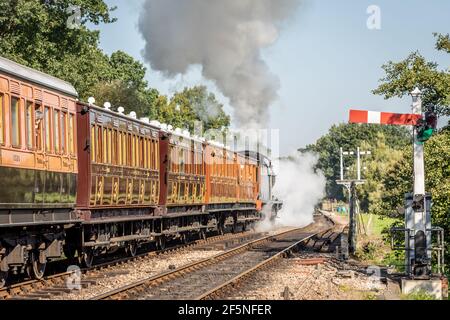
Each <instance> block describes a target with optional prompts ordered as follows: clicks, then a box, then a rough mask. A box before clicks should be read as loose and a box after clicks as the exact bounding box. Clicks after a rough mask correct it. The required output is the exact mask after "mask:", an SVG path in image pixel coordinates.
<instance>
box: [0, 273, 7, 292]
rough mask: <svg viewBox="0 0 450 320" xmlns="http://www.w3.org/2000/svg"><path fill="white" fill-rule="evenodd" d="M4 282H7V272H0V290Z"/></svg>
mask: <svg viewBox="0 0 450 320" xmlns="http://www.w3.org/2000/svg"><path fill="white" fill-rule="evenodd" d="M6 280H8V272H7V271H0V289H1V288H3V287H4V286H5V284H6Z"/></svg>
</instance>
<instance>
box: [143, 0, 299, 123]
mask: <svg viewBox="0 0 450 320" xmlns="http://www.w3.org/2000/svg"><path fill="white" fill-rule="evenodd" d="M299 2H300V0H146V1H145V3H144V6H143V11H142V13H141V16H140V19H139V30H140V32H141V33H142V35H143V37H144V39H145V41H146V46H145V50H144V58H145V59H146V60H147V61H148V62H149V63H150V65H151V66H152V68H153V69H154V70H157V71H162V72H163V73H164V74H165V75H166V76H170V77H172V76H176V75H178V74H184V73H186V72H187V71H188V69H189V67H190V66H193V65H201V66H202V73H203V76H204V77H205V78H207V79H210V80H213V81H214V82H215V83H216V85H217V87H218V88H219V89H220V90H221V91H222V93H223V94H224V95H225V96H226V97H228V98H229V99H230V103H231V106H232V107H233V108H234V118H235V120H236V121H237V124H238V125H244V124H245V125H246V126H249V125H253V126H262V125H265V124H266V122H267V120H268V108H269V106H270V105H271V104H272V102H274V101H275V100H276V99H277V91H278V89H279V86H280V84H279V79H278V77H277V76H275V75H274V74H272V73H271V72H270V70H269V68H268V66H267V64H266V63H265V62H264V60H263V59H262V56H261V51H262V49H264V48H266V47H269V46H271V45H272V44H274V43H275V41H276V40H277V39H278V37H279V32H280V28H281V24H282V23H283V22H285V21H286V20H287V19H288V18H289V17H290V15H291V14H292V13H293V12H295V9H296V7H297V6H298V5H299Z"/></svg>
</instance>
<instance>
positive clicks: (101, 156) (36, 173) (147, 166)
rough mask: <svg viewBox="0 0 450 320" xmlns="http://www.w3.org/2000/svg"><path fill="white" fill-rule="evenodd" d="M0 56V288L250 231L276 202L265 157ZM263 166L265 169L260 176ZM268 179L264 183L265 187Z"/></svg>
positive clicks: (268, 163)
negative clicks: (104, 104) (66, 267)
mask: <svg viewBox="0 0 450 320" xmlns="http://www.w3.org/2000/svg"><path fill="white" fill-rule="evenodd" d="M77 97H78V94H77V92H76V90H75V89H74V88H73V87H72V86H71V85H70V84H69V83H67V82H64V81H62V80H59V79H56V78H54V77H51V76H49V75H46V74H44V73H41V72H38V71H36V70H33V69H30V68H27V67H24V66H21V65H19V64H16V63H14V62H12V61H10V60H7V59H4V58H1V57H0V179H1V182H2V183H1V189H0V286H1V285H4V283H5V281H6V278H7V276H8V274H9V273H11V272H13V273H23V272H28V273H30V274H31V275H32V276H34V277H36V278H41V277H42V276H43V275H44V270H45V265H46V263H47V262H48V261H50V260H53V259H57V258H61V257H64V256H65V257H67V258H73V257H75V256H78V257H79V258H80V260H81V261H82V262H83V263H84V264H85V265H87V266H90V265H91V264H92V260H93V258H94V256H97V255H100V254H104V253H108V252H111V251H115V250H117V249H120V248H125V249H126V251H128V253H129V254H131V255H134V254H136V249H137V247H138V246H141V245H144V244H147V243H155V244H156V245H157V246H159V247H163V246H164V245H165V242H166V241H167V240H168V239H169V240H170V239H174V238H181V239H182V240H187V238H188V237H189V236H192V235H195V234H196V235H199V236H201V237H205V236H206V233H207V232H209V231H217V232H219V233H223V232H224V230H225V229H232V230H235V229H236V228H238V227H244V228H246V227H247V226H248V225H249V224H251V223H254V222H256V221H258V220H260V219H261V217H262V209H263V206H264V205H268V206H269V205H270V210H271V211H272V210H277V209H278V207H277V206H274V205H273V204H271V199H264V198H262V197H261V195H265V194H267V192H266V191H264V190H262V189H261V188H262V186H263V188H269V187H270V188H271V186H272V184H273V180H272V176H271V174H269V171H270V170H269V169H268V167H270V166H271V164H270V161H268V160H267V159H266V160H265V161H261V159H262V158H260V157H259V155H258V154H254V155H253V156H250V154H249V153H248V152H247V153H245V152H244V153H236V152H233V151H230V150H228V149H227V148H225V147H223V146H221V145H219V144H216V143H208V142H206V141H205V140H204V139H200V138H196V137H191V136H189V135H188V134H186V133H183V132H180V131H179V130H176V131H173V130H167V129H166V128H164V127H162V126H161V125H159V124H158V123H157V122H154V121H152V122H150V121H148V119H136V117H135V116H133V115H131V116H130V115H124V114H123V113H118V112H113V111H111V110H109V109H107V108H101V107H98V106H95V105H93V104H85V103H81V102H79V101H78V99H77ZM263 172H264V173H263ZM266 186H267V187H266Z"/></svg>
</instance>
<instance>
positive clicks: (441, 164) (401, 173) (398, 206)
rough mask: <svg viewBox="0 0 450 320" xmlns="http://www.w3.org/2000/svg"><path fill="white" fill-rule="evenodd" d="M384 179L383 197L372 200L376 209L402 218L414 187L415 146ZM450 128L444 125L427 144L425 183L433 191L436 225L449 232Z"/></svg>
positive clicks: (407, 150)
mask: <svg viewBox="0 0 450 320" xmlns="http://www.w3.org/2000/svg"><path fill="white" fill-rule="evenodd" d="M402 153H403V155H402V156H401V157H400V159H399V161H397V162H396V163H395V164H394V165H393V166H392V167H391V168H390V169H389V170H388V172H387V174H386V175H384V176H383V179H381V188H380V190H381V195H382V196H381V198H379V199H378V200H376V201H375V202H374V203H373V207H375V208H376V210H374V212H375V213H379V214H383V215H387V216H390V217H393V218H398V219H399V220H402V219H403V210H402V209H403V207H404V195H405V193H408V192H411V191H412V188H413V159H412V147H408V148H405V149H404V150H403V152H402ZM448 159H450V130H449V129H445V130H443V131H442V132H440V133H439V134H437V135H435V136H434V137H432V138H431V139H430V140H429V141H428V142H427V143H426V144H425V172H426V174H425V186H426V191H427V192H430V193H431V194H432V197H433V198H432V203H433V205H432V207H431V217H432V223H433V225H436V226H440V227H442V228H444V232H445V234H448V233H449V232H450V162H449V161H448Z"/></svg>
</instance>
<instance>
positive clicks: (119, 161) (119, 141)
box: [117, 131, 123, 166]
mask: <svg viewBox="0 0 450 320" xmlns="http://www.w3.org/2000/svg"><path fill="white" fill-rule="evenodd" d="M117 149H118V153H117V165H119V166H121V165H123V163H122V157H123V144H122V132H120V131H117Z"/></svg>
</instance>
